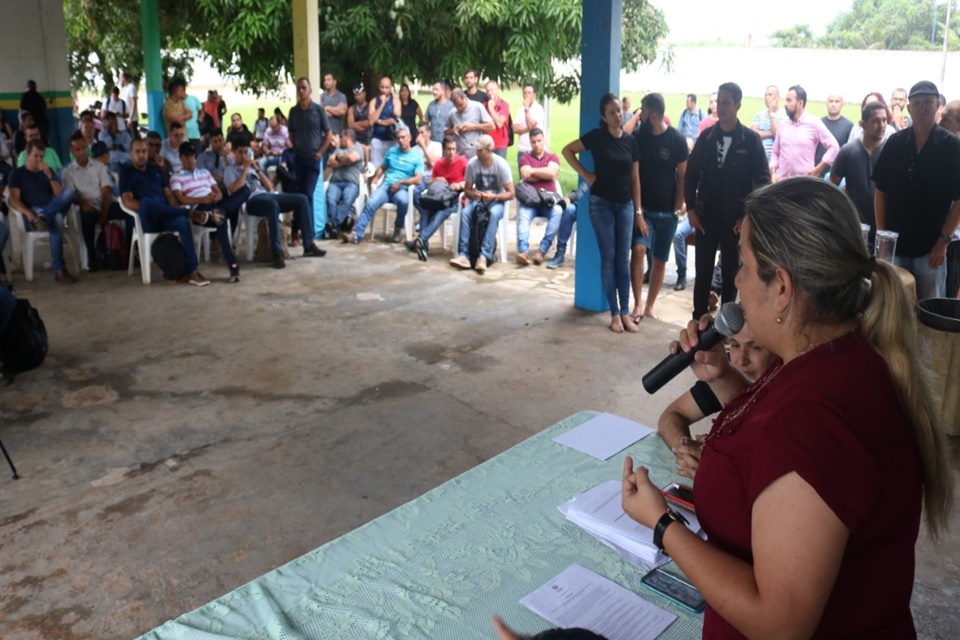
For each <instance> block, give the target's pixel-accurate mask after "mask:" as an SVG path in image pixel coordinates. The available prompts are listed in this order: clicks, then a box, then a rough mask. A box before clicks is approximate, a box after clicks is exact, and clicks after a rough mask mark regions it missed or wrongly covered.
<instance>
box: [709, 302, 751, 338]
mask: <svg viewBox="0 0 960 640" xmlns="http://www.w3.org/2000/svg"><path fill="white" fill-rule="evenodd" d="M743 323H744V320H743V307H741V306H740V305H739V304H737V303H736V302H724V303H723V306H722V307H720V311H719V312H718V313H717V317H716V318H714V320H713V326H714V327H716V329H717V331H718V332H719V333H720V335H722V336H724V337H726V338H729V337H730V336H732V335H734V334H735V333H740V331H741V330H742V329H743Z"/></svg>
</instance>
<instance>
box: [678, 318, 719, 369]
mask: <svg viewBox="0 0 960 640" xmlns="http://www.w3.org/2000/svg"><path fill="white" fill-rule="evenodd" d="M710 321H711V317H710V315H709V314H708V315H704V316H703V317H702V318H700V321H699V322H697V321H696V320H691V321H690V322H688V323H687V328H686V329H683V330H681V331H680V339H679V341H675V342H672V343H670V353H677V352H678V351H681V350H682V351H683V352H684V353H689V352H690V351H691V350H692V349H693V348H694V347H696V346H697V345H698V344H700V334H701V333H703V332H704V331H706V330H707V327H709V326H710ZM690 368H691V369H692V370H693V372H694V373H695V374H696V376H697V378H699V379H700V380H703V381H704V382H713V381H714V380H719V379H720V378H722V377H723V376H724V375H726V373H727V371H728V370H729V369H730V359H729V358H727V353H726V351H725V350H724V347H723V343H722V342H720V343H718V344H717V346H715V347H714V348H713V349H710V350H709V351H698V352H696V353H695V354H694V357H693V363H692V364H691V365H690Z"/></svg>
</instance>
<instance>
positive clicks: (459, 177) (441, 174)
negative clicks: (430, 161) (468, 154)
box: [430, 156, 467, 184]
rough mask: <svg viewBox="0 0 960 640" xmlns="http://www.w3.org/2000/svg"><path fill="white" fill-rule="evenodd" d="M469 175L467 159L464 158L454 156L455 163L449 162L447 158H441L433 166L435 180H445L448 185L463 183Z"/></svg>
mask: <svg viewBox="0 0 960 640" xmlns="http://www.w3.org/2000/svg"><path fill="white" fill-rule="evenodd" d="M466 173H467V159H466V158H464V157H463V156H453V162H447V159H446V158H440V159H439V160H437V162H436V164H434V165H433V173H431V174H430V175H431V177H433V178H444V179H445V180H446V181H447V184H454V183H457V182H463V178H464V176H465V175H466Z"/></svg>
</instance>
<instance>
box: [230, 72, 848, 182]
mask: <svg viewBox="0 0 960 640" xmlns="http://www.w3.org/2000/svg"><path fill="white" fill-rule="evenodd" d="M626 95H628V96H629V97H630V102H631V104H632V106H633V107H634V108H639V106H640V99H641V98H643V94H642V93H627V94H626ZM663 97H664V100H665V101H666V103H667V116H668V117H669V118H670V120H671V122H673V123H674V124H676V123H677V122H678V121H679V118H680V112H681V111H682V110H683V108H684V105H685V104H686V100H687V96H686V95H685V94H666V95H664V96H663ZM415 98H416V99H417V101H418V102H419V103H420V107H421V108H422V109H424V110H426V108H427V104H429V103H430V101H431V100H432V99H433V96H432V95H431V94H429V93H423V94H419V95H416V96H415ZM503 99H504V100H506V101H507V103H508V104H509V105H510V111H511V112H513V111H515V110H516V107H517V105H519V104H520V103H521V97H520V91H519V90H511V91H505V92H504V94H503ZM697 104H698V105H699V106H700V108H701V109H703V111H704V113H706V111H707V107H708V106H709V104H710V97H709V96H707V95H702V96H697ZM781 104H782V102H781ZM261 106H262V107H264V108H265V109H266V111H267V114H268V117H269V114H271V113H273V109H274V107H277V106H279V107H281V108H282V109H283V110H284V111H286V110H288V109H289V108H290V106H292V105H290V104H278V103H276V101H271V100H270V99H269V98H268V99H264V100H263V101H255V100H251V101H250V102H237V101H233V102H231V103H230V113H233V112H234V111H236V112H239V113H240V114H241V115H242V116H243V121H244V122H245V123H246V124H247V126H249V127H251V128H252V127H253V122H254V121H255V120H256V119H257V108H258V107H261ZM763 108H764V104H763V98H744V99H743V105H742V106H741V107H740V121H741V122H742V123H744V125H746V126H750V123H751V122H752V121H753V115H754V114H755V113H756V112H757V111H759V110H760V109H763ZM594 111H595V112H596V113H597V120H598V121H599V117H600V116H599V105H597V108H596V109H595V110H594ZM809 111H810V113H811V114H813V115H815V116H817V117H818V118H819V117H822V116H825V115H826V114H827V105H826V103H824V102H811V103H810V105H809ZM859 111H860V109H859V107H857V106H856V105H855V104H846V105H844V107H843V115H845V116H846V117H848V118H850V119H851V120H853V121H854V122H858V121H859V120H860V113H859ZM579 122H580V100H579V98H576V99H574V100H573V102H571V103H570V104H559V103H557V102H551V103H550V125H551V126H550V151H552V152H553V153H556V154H557V155H558V156H559V155H560V150H561V149H562V148H563V147H564V146H565V145H566V144H567V143H568V142H570V141H571V140H574V139H576V138H578V137H579V136H580V132H579ZM507 161H508V162H509V163H510V166H511V167H513V168H514V170H515V169H516V166H517V151H516V147H510V149H509V151H508V152H507ZM560 184H561V187H562V188H563V192H564V193H567V192H568V191H570V190H572V189H574V188H576V185H577V174H576V172H575V171H574V170H573V169H571V168H570V167H569V166H568V165H567V163H566V162H565V161H564V160H563V158H562V157H561V158H560Z"/></svg>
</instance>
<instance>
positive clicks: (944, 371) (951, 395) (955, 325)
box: [917, 298, 960, 436]
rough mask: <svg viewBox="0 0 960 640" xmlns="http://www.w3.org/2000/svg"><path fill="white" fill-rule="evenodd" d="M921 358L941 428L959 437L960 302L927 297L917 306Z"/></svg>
mask: <svg viewBox="0 0 960 640" xmlns="http://www.w3.org/2000/svg"><path fill="white" fill-rule="evenodd" d="M917 312H918V314H919V318H920V323H919V325H918V326H917V343H918V347H919V349H920V359H921V360H922V361H923V363H924V364H926V365H927V367H928V369H929V370H930V374H931V375H930V378H931V382H932V383H933V389H932V391H933V399H934V403H935V406H936V407H937V409H938V410H939V414H940V421H939V422H940V426H941V428H942V429H943V431H944V432H945V433H946V434H947V435H952V436H958V435H960V377H958V376H957V373H960V300H957V299H955V298H927V299H926V300H921V301H920V302H918V303H917Z"/></svg>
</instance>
